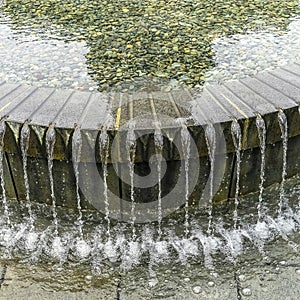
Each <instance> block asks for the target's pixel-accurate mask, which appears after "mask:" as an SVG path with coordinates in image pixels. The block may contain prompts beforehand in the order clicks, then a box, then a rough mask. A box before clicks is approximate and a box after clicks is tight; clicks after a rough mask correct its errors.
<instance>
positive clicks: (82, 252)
mask: <svg viewBox="0 0 300 300" xmlns="http://www.w3.org/2000/svg"><path fill="white" fill-rule="evenodd" d="M81 148H82V139H81V130H80V127H79V126H77V127H76V128H75V130H74V133H73V137H72V162H73V168H74V174H75V179H76V199H77V210H78V217H77V221H76V224H77V228H78V232H79V238H78V239H77V244H76V251H77V254H78V256H80V257H82V258H85V257H87V256H88V255H89V254H90V251H91V249H90V246H89V245H88V244H87V243H86V241H84V239H83V229H82V227H83V221H82V209H81V198H80V193H79V175H80V174H79V163H80V159H81Z"/></svg>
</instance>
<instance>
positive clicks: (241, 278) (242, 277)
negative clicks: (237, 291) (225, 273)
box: [239, 274, 246, 282]
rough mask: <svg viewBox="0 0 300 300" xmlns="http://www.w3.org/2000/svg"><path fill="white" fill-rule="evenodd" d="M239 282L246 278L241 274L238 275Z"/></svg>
mask: <svg viewBox="0 0 300 300" xmlns="http://www.w3.org/2000/svg"><path fill="white" fill-rule="evenodd" d="M239 281H242V282H243V281H246V276H245V275H243V274H241V275H239Z"/></svg>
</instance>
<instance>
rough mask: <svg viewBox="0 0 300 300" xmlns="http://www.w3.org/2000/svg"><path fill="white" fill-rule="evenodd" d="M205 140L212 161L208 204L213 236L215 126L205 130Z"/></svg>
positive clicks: (209, 228) (208, 230) (209, 232)
mask: <svg viewBox="0 0 300 300" xmlns="http://www.w3.org/2000/svg"><path fill="white" fill-rule="evenodd" d="M205 140H206V145H207V149H208V155H209V160H210V183H209V184H210V186H209V202H208V226H207V234H208V235H210V234H211V226H212V210H213V195H214V194H213V188H214V166H215V151H216V131H215V128H214V127H213V125H208V126H207V127H206V128H205Z"/></svg>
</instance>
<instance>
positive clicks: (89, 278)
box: [85, 275, 93, 280]
mask: <svg viewBox="0 0 300 300" xmlns="http://www.w3.org/2000/svg"><path fill="white" fill-rule="evenodd" d="M92 278H93V276H92V275H86V276H85V279H86V280H92Z"/></svg>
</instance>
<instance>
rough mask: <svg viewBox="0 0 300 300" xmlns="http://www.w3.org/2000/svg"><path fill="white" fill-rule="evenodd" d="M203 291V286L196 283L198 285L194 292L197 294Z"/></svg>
mask: <svg viewBox="0 0 300 300" xmlns="http://www.w3.org/2000/svg"><path fill="white" fill-rule="evenodd" d="M201 291H202V288H201V286H199V285H196V286H194V287H193V292H194V293H195V294H200V293H201Z"/></svg>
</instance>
